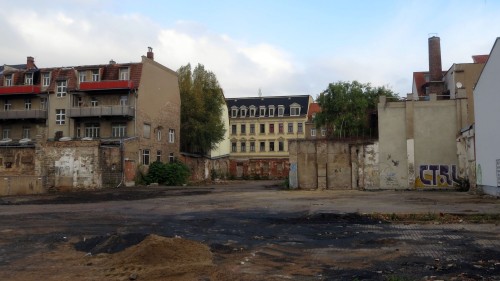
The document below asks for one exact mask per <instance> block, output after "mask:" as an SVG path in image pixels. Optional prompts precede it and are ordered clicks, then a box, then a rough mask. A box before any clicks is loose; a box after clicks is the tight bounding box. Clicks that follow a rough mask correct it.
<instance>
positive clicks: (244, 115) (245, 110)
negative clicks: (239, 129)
mask: <svg viewBox="0 0 500 281" xmlns="http://www.w3.org/2000/svg"><path fill="white" fill-rule="evenodd" d="M246 116H247V108H246V106H242V107H241V108H240V117H246Z"/></svg>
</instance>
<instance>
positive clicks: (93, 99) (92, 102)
mask: <svg viewBox="0 0 500 281" xmlns="http://www.w3.org/2000/svg"><path fill="white" fill-rule="evenodd" d="M90 106H92V107H98V106H99V100H98V99H97V98H96V97H93V98H92V100H90Z"/></svg>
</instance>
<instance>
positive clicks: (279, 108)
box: [278, 105, 285, 117]
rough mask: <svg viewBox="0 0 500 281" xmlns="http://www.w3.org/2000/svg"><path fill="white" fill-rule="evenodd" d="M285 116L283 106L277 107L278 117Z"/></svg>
mask: <svg viewBox="0 0 500 281" xmlns="http://www.w3.org/2000/svg"><path fill="white" fill-rule="evenodd" d="M284 114H285V107H284V106H283V105H278V117H283V115H284Z"/></svg>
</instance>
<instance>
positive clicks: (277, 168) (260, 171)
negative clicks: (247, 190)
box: [229, 158, 290, 179]
mask: <svg viewBox="0 0 500 281" xmlns="http://www.w3.org/2000/svg"><path fill="white" fill-rule="evenodd" d="M289 169H290V163H289V161H288V159H283V158H274V159H273V158H272V159H267V158H265V159H230V161H229V176H230V177H232V178H243V179H245V178H248V179H285V178H287V177H288V172H289Z"/></svg>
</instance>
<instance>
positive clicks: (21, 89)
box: [0, 85, 40, 95]
mask: <svg viewBox="0 0 500 281" xmlns="http://www.w3.org/2000/svg"><path fill="white" fill-rule="evenodd" d="M39 93H40V86H35V85H20V86H3V87H0V95H12V94H39Z"/></svg>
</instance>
